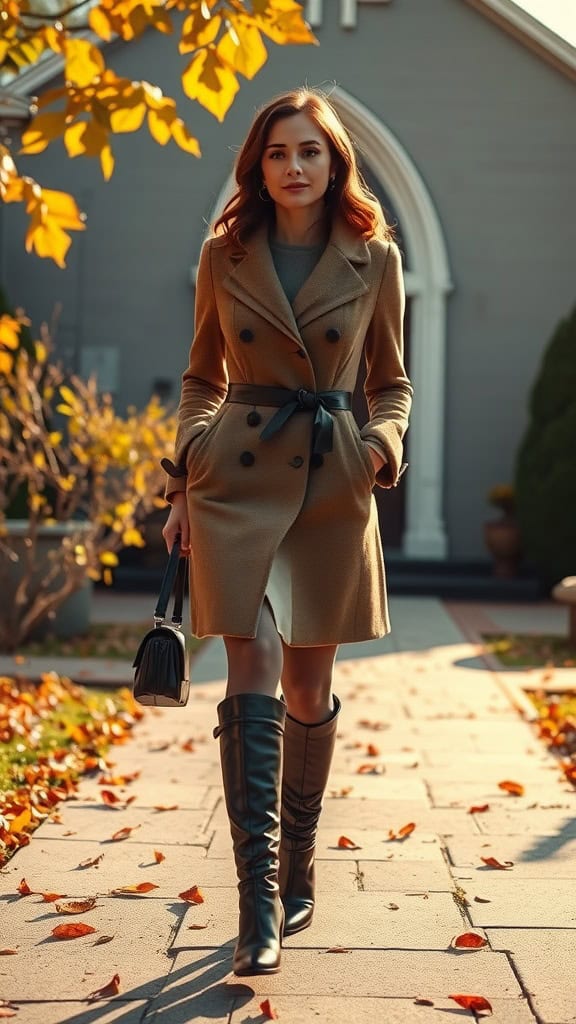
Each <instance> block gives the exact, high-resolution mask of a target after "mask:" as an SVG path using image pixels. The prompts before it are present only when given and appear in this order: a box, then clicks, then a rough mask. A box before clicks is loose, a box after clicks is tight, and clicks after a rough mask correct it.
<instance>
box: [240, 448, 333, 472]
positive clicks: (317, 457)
mask: <svg viewBox="0 0 576 1024" xmlns="http://www.w3.org/2000/svg"><path fill="white" fill-rule="evenodd" d="M240 462H241V463H242V465H243V466H253V465H254V463H255V462H256V456H255V455H254V452H249V451H245V452H241V454H240ZM288 465H289V466H292V467H293V469H300V468H301V467H302V466H303V465H304V459H303V457H302V455H295V456H294V457H293V458H292V459H290V462H289V463H288ZM310 465H311V467H312V469H319V468H320V466H323V465H324V456H323V455H321V454H320V452H314V453H313V454H312V455H311V456H310Z"/></svg>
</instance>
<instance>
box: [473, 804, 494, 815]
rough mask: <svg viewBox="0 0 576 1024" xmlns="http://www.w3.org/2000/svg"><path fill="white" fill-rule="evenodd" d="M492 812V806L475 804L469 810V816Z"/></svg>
mask: <svg viewBox="0 0 576 1024" xmlns="http://www.w3.org/2000/svg"><path fill="white" fill-rule="evenodd" d="M489 810H490V804H473V805H472V807H469V808H468V814H484V812H485V811H489Z"/></svg>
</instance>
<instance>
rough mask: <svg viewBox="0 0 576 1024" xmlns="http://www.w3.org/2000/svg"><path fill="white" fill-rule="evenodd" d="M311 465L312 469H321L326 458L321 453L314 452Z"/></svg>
mask: <svg viewBox="0 0 576 1024" xmlns="http://www.w3.org/2000/svg"><path fill="white" fill-rule="evenodd" d="M310 465H311V466H312V469H319V468H320V466H323V465H324V456H323V455H321V454H320V452H314V453H313V454H312V455H311V456H310Z"/></svg>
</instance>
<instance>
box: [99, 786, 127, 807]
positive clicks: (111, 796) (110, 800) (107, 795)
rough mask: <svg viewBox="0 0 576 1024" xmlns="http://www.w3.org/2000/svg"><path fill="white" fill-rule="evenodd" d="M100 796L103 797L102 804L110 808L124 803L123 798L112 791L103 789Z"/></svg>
mask: <svg viewBox="0 0 576 1024" xmlns="http://www.w3.org/2000/svg"><path fill="white" fill-rule="evenodd" d="M100 796H101V797H102V803H105V804H108V806H109V807H113V806H114V804H121V803H123V800H122V799H121V797H119V796H117V794H116V793H113V792H112V790H111V789H101V790H100Z"/></svg>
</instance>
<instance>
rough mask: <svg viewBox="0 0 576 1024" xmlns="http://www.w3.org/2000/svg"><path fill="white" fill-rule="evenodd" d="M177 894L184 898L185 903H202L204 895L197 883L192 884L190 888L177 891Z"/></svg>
mask: <svg viewBox="0 0 576 1024" xmlns="http://www.w3.org/2000/svg"><path fill="white" fill-rule="evenodd" d="M178 895H179V897H180V899H181V900H186V903H204V897H203V895H202V893H201V892H200V889H199V888H198V886H197V885H193V886H192V888H191V889H186V890H185V891H184V892H179V893H178Z"/></svg>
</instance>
